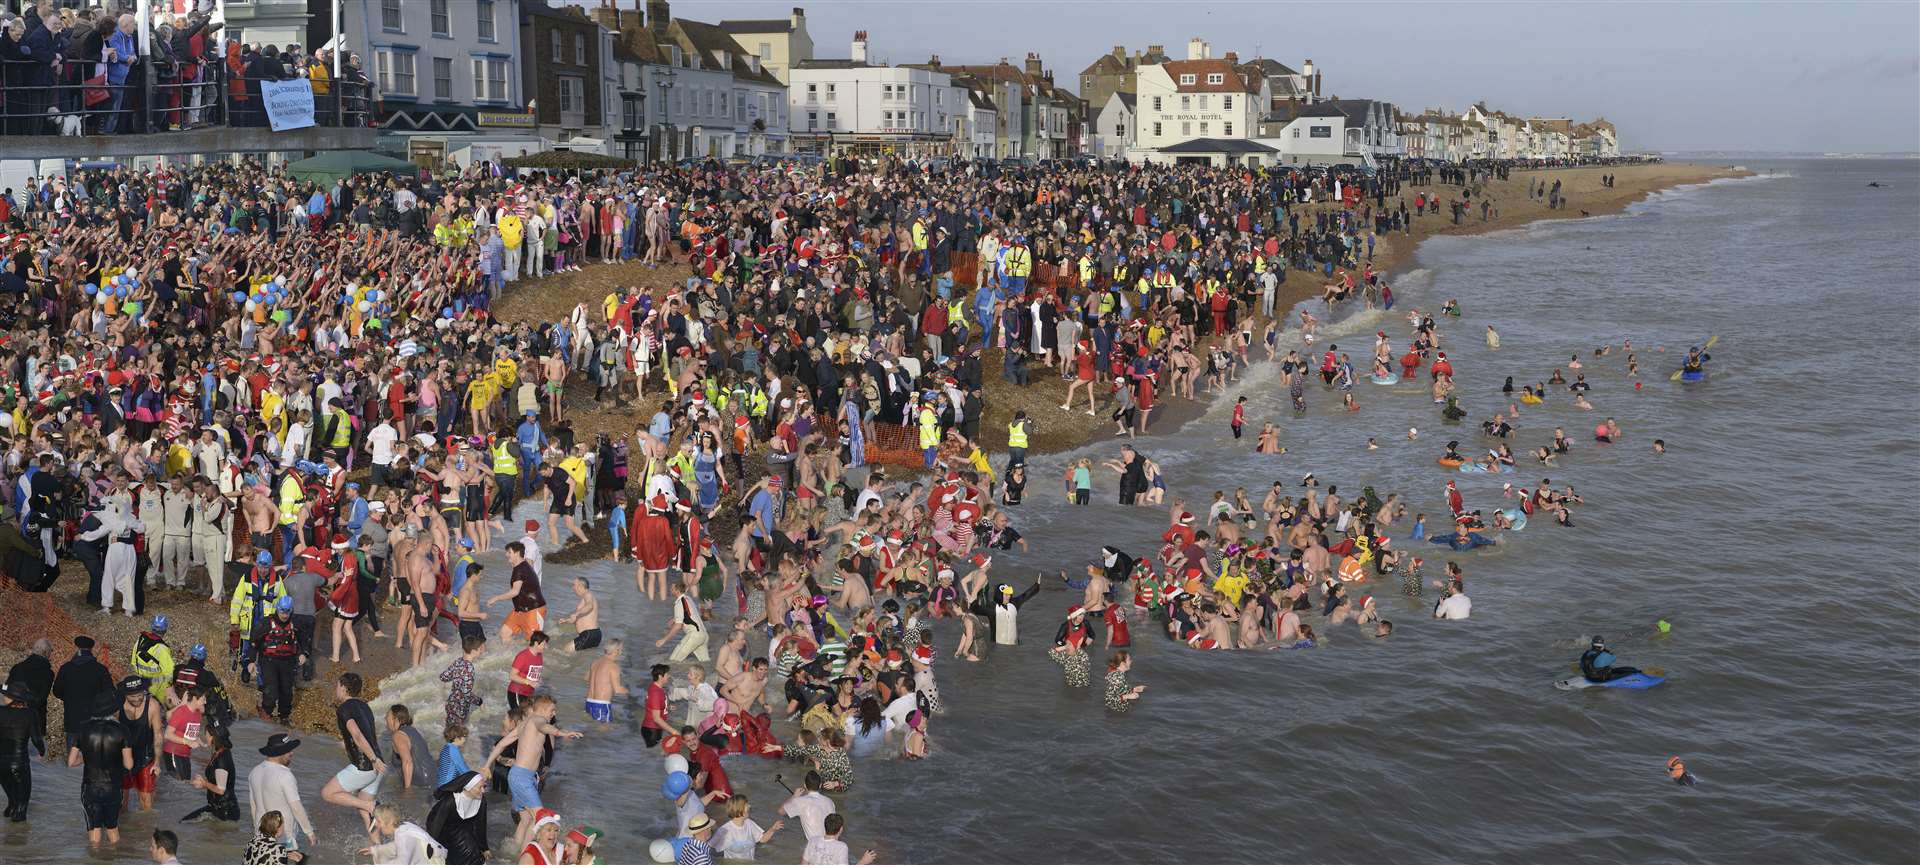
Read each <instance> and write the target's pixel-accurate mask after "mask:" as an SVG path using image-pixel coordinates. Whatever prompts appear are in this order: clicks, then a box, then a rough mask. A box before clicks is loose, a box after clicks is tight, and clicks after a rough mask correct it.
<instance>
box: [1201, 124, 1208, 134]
mask: <svg viewBox="0 0 1920 865" xmlns="http://www.w3.org/2000/svg"><path fill="white" fill-rule="evenodd" d="M1200 134H1201V135H1205V134H1207V121H1205V120H1202V121H1200Z"/></svg>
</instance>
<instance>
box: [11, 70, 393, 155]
mask: <svg viewBox="0 0 1920 865" xmlns="http://www.w3.org/2000/svg"><path fill="white" fill-rule="evenodd" d="M192 65H194V66H196V67H197V68H196V69H195V70H194V72H195V73H196V79H195V80H181V76H180V74H179V70H180V67H179V66H177V65H176V66H174V67H173V69H172V71H171V73H170V74H166V75H159V76H151V77H150V76H149V75H148V74H147V72H148V71H149V70H152V69H154V68H155V66H154V65H153V64H152V63H141V64H138V65H136V66H134V67H133V68H131V69H129V70H128V74H127V78H126V81H125V82H124V83H121V84H107V83H88V79H87V78H79V77H78V75H79V73H80V72H81V71H83V70H88V69H92V68H98V66H99V64H97V63H96V62H94V61H78V62H72V61H70V62H68V63H66V64H64V66H63V67H62V69H61V71H60V72H58V73H54V72H52V71H51V70H47V64H43V63H39V62H37V61H33V60H7V59H0V137H6V136H22V135H125V134H143V133H163V132H167V131H182V130H189V129H205V128H218V127H239V126H257V127H264V126H266V125H268V123H267V116H266V111H265V109H264V107H262V105H261V102H260V96H259V94H260V86H259V82H262V81H291V80H298V79H300V78H302V77H303V76H297V75H296V76H288V77H286V78H264V77H260V76H249V75H245V74H242V75H238V76H236V75H233V74H232V72H231V70H230V69H229V68H228V67H227V65H226V63H225V62H224V61H215V60H204V61H200V62H198V63H196V64H192ZM23 66H24V67H33V68H34V69H36V70H47V73H46V74H49V75H52V76H53V77H54V79H55V80H54V83H52V84H34V85H22V84H19V83H14V84H12V85H11V86H9V85H8V84H7V83H6V82H8V81H14V82H18V81H21V80H24V79H25V78H27V77H28V76H27V75H25V74H23V73H22V72H21V70H20V67H23ZM207 73H211V75H210V76H209V75H208V74H207ZM316 83H317V84H318V85H319V86H321V87H324V88H326V90H325V92H315V94H314V125H316V126H320V127H325V128H342V129H350V128H359V127H365V126H371V125H374V121H375V119H376V118H375V117H374V109H375V106H374V104H373V102H374V99H373V98H372V94H373V85H372V82H369V81H353V80H343V79H339V78H330V79H327V80H325V81H322V82H316Z"/></svg>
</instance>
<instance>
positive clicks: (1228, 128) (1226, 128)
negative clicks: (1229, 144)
mask: <svg viewBox="0 0 1920 865" xmlns="http://www.w3.org/2000/svg"><path fill="white" fill-rule="evenodd" d="M1220 125H1221V127H1223V128H1222V129H1221V130H1220V134H1222V135H1225V136H1227V137H1228V138H1232V137H1233V124H1231V123H1223V124H1220Z"/></svg>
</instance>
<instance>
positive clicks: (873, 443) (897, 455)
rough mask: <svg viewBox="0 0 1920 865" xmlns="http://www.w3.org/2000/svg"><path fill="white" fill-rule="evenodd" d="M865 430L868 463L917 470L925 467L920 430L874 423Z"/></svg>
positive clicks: (869, 424) (870, 423)
mask: <svg viewBox="0 0 1920 865" xmlns="http://www.w3.org/2000/svg"><path fill="white" fill-rule="evenodd" d="M865 429H866V442H865V445H866V456H867V462H869V463H879V464H881V465H890V466H902V467H905V468H916V469H917V468H920V467H922V466H923V465H925V460H923V459H922V458H921V456H920V431H919V430H917V429H914V428H913V427H909V426H902V425H900V424H891V423H872V422H868V423H867V424H866V425H865Z"/></svg>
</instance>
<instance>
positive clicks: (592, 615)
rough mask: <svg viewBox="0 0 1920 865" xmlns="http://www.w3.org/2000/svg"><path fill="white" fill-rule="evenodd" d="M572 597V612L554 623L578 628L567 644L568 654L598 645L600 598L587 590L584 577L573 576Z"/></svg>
mask: <svg viewBox="0 0 1920 865" xmlns="http://www.w3.org/2000/svg"><path fill="white" fill-rule="evenodd" d="M573 597H574V598H575V602H574V607H573V614H572V615H570V616H567V617H565V618H563V619H561V620H560V621H559V622H557V623H556V624H561V625H567V624H571V625H573V626H574V627H575V628H576V629H578V633H577V634H576V635H575V636H574V638H573V642H571V643H568V644H567V647H566V649H567V654H569V655H571V654H573V653H574V652H578V651H581V650H583V649H591V648H593V647H595V646H598V645H600V600H599V599H598V598H596V597H594V595H593V592H591V591H589V590H588V584H587V578H586V577H574V578H573Z"/></svg>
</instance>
